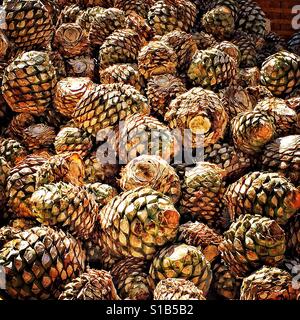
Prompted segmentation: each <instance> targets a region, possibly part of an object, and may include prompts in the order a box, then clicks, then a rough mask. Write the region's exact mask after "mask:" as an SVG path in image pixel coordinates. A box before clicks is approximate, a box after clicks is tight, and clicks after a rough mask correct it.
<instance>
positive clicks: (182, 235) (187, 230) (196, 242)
mask: <svg viewBox="0 0 300 320" xmlns="http://www.w3.org/2000/svg"><path fill="white" fill-rule="evenodd" d="M222 240H223V237H222V236H221V235H219V234H218V233H217V232H216V231H215V230H214V229H211V228H209V227H208V226H207V225H206V224H204V223H202V222H198V221H196V222H192V221H189V222H187V223H185V224H182V225H180V226H179V232H178V241H179V242H183V243H186V244H188V245H191V246H194V247H200V248H201V250H202V252H203V254H204V256H205V258H206V259H207V261H209V262H210V263H212V262H213V261H214V260H215V259H216V258H217V257H218V255H219V250H218V245H219V244H220V243H221V241H222Z"/></svg>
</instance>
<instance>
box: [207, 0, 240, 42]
mask: <svg viewBox="0 0 300 320" xmlns="http://www.w3.org/2000/svg"><path fill="white" fill-rule="evenodd" d="M202 25H203V27H204V30H205V31H206V32H207V33H209V34H212V35H213V36H215V37H216V38H218V39H220V40H224V39H225V38H228V37H230V35H231V34H232V32H233V31H234V28H235V17H234V13H233V12H232V10H230V8H229V7H227V6H226V5H224V6H223V5H218V6H216V7H215V8H212V9H211V10H209V11H208V12H206V13H205V14H204V15H203V17H202Z"/></svg>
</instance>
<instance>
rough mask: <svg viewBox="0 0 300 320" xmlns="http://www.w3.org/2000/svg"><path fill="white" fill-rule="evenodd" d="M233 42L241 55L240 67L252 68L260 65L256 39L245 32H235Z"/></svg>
mask: <svg viewBox="0 0 300 320" xmlns="http://www.w3.org/2000/svg"><path fill="white" fill-rule="evenodd" d="M232 42H233V43H234V44H235V45H236V46H237V47H238V48H239V50H240V53H241V63H240V67H242V68H251V67H255V66H257V65H258V59H257V46H256V43H255V37H252V36H251V35H249V34H247V33H244V32H235V34H234V37H233V39H232Z"/></svg>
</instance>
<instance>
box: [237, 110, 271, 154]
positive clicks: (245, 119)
mask: <svg viewBox="0 0 300 320" xmlns="http://www.w3.org/2000/svg"><path fill="white" fill-rule="evenodd" d="M231 133H232V138H233V142H234V145H235V147H236V148H237V149H238V150H241V151H243V152H244V153H246V154H248V155H255V154H257V153H259V152H261V151H262V150H263V148H264V146H265V145H266V144H267V143H268V142H270V141H271V140H272V139H273V138H274V136H275V133H276V126H275V123H274V118H273V117H272V116H270V115H268V114H267V113H265V112H263V111H262V112H261V111H247V112H241V113H239V114H238V115H237V116H236V117H234V118H233V119H232V120H231Z"/></svg>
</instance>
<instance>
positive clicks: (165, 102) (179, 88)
mask: <svg viewBox="0 0 300 320" xmlns="http://www.w3.org/2000/svg"><path fill="white" fill-rule="evenodd" d="M185 92H187V89H186V87H185V85H184V83H183V82H182V80H181V79H180V78H178V77H175V76H173V75H171V74H162V75H159V76H154V77H151V78H150V79H149V80H148V83H147V98H148V101H149V104H150V106H151V111H152V112H153V113H154V114H157V115H160V116H164V115H165V113H166V112H167V110H168V108H169V105H170V103H171V101H172V100H174V99H176V98H177V97H178V96H180V95H181V94H183V93H185Z"/></svg>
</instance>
